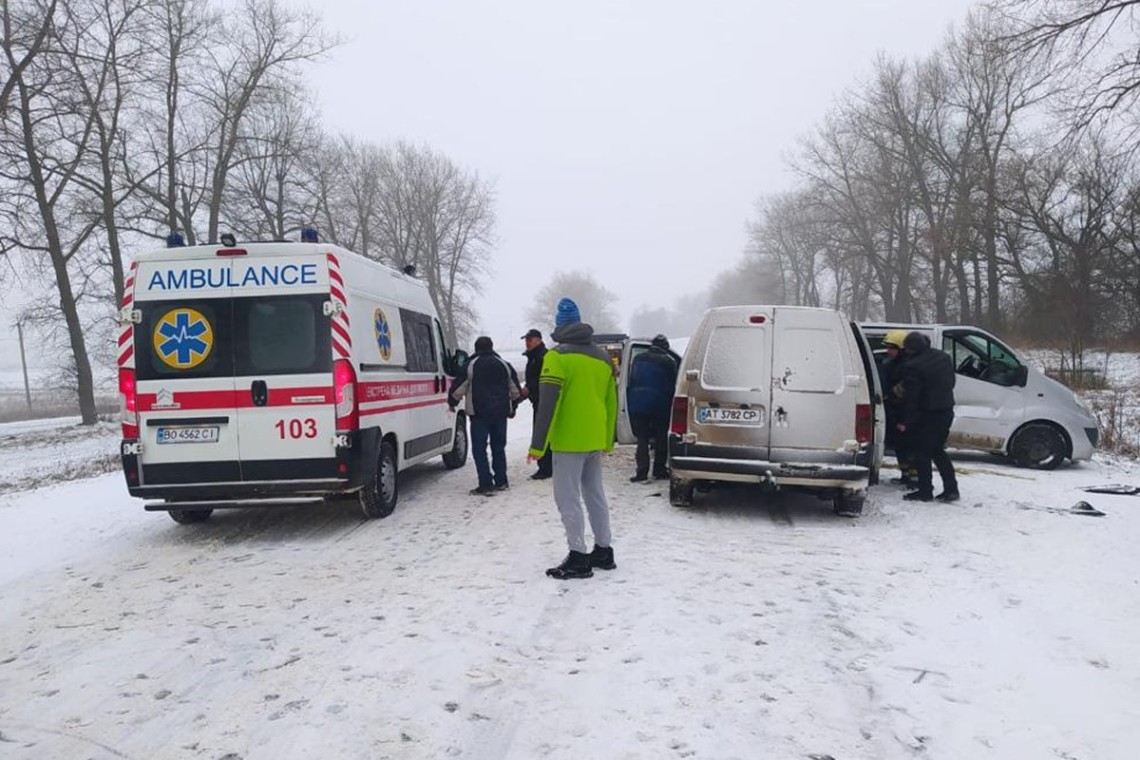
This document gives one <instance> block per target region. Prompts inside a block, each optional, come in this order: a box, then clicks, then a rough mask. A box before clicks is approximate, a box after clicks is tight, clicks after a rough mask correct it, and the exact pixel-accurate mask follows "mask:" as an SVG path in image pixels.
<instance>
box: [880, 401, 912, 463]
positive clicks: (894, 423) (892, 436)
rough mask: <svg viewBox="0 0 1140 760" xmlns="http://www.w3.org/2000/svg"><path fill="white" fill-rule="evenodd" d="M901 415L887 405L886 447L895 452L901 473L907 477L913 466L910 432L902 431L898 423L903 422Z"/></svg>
mask: <svg viewBox="0 0 1140 760" xmlns="http://www.w3.org/2000/svg"><path fill="white" fill-rule="evenodd" d="M901 421H902V420H901V415H900V413H899V412H898V411H896V410H894V409H892V408H891V407H887V435H886V440H885V441H884V443H885V445H886V447H887V448H888V449H890V450H891V451H893V452H895V459H897V460H898V463H899V473H900V474H901V475H902V477H904V478H905V477H906V476H907V473H909V472H910V470H911V469H912V467H913V463H912V461H911V460H912V459H913V458H914V457H912V456H911V453H910V435H911V434H910V433H909V432H906V433H903V432H900V431H899V429H898V424H899V423H900V422H901Z"/></svg>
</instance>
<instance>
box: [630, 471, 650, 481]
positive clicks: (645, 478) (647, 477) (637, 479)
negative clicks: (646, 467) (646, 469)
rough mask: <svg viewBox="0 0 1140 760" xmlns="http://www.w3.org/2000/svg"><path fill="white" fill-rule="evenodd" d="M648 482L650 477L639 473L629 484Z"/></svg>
mask: <svg viewBox="0 0 1140 760" xmlns="http://www.w3.org/2000/svg"><path fill="white" fill-rule="evenodd" d="M647 480H649V476H648V475H642V474H641V473H640V472H639V473H637V474H636V475H634V476H633V477H632V478H630V479H629V482H630V483H644V482H645V481H647Z"/></svg>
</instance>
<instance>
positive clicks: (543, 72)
mask: <svg viewBox="0 0 1140 760" xmlns="http://www.w3.org/2000/svg"><path fill="white" fill-rule="evenodd" d="M291 1H292V0H291ZM295 3H296V4H298V5H302V4H304V0H295ZM971 4H972V3H971V2H970V0H817V2H813V3H805V2H795V1H794V0H731V1H730V0H719V1H718V0H709V1H708V2H676V1H675V0H608V2H602V1H601V0H578V1H577V2H563V3H554V2H544V1H543V0H529V1H527V2H524V1H523V0H398V1H395V0H323V1H322V2H321V3H311V7H313V8H314V9H315V10H316V11H317V12H318V13H319V14H320V16H321V17H322V18H323V19H324V23H325V26H326V27H327V29H328V30H329V31H331V32H333V33H336V34H339V35H341V36H342V37H343V38H344V40H345V42H344V44H343V45H342V46H341V47H339V48H337V49H336V50H334V51H333V53H332V54H331V55H330V56H329V58H328V59H327V60H326V61H324V62H322V63H319V64H317V65H315V66H313V67H311V68H309V70H308V78H309V81H310V83H311V85H312V86H313V89H314V97H315V99H316V100H315V102H314V103H313V104H312V107H313V108H314V109H316V110H317V111H318V113H319V116H320V117H321V120H322V122H323V124H324V126H325V128H326V129H327V130H328V131H330V132H333V133H337V132H347V133H350V134H353V135H356V136H359V137H362V138H366V139H369V140H374V141H378V142H383V141H387V140H395V139H406V140H410V141H413V142H418V143H426V144H429V145H431V146H432V147H434V148H437V149H439V150H441V151H443V152H444V153H446V154H447V155H449V156H450V157H451V158H452V159H454V160H455V161H457V162H458V163H460V164H461V165H463V166H465V167H467V168H471V169H474V170H477V171H478V172H480V174H481V175H483V176H484V177H486V178H488V179H491V180H493V182H494V184H495V187H496V190H497V204H496V207H497V213H498V226H497V229H498V236H499V240H498V245H497V247H496V251H495V260H494V270H495V273H494V276H493V277H492V278H489V281H488V282H487V283H486V284H485V285H484V288H483V292H482V298H481V300H480V302H479V303H478V308H479V311H480V314H481V331H482V332H486V333H488V334H490V335H492V336H494V337H495V340H496V343H497V344H498V345H499V346H502V347H508V346H510V347H517V345H518V343H519V341H518V336H520V335H522V334H523V332H524V331H525V330H526V328H527V327H529V326H530V325H528V324H526V322H525V320H524V318H523V314H524V313H525V312H526V310H527V307H528V306H530V304H531V303H532V301H533V291H534V290H537V289H538V288H539V287H541V286H542V284H544V283H545V282H546V280H547V278H548V277H549V275H550V274H551V273H552V272H553V271H555V270H559V269H581V270H585V271H589V272H592V273H594V274H595V275H596V276H598V277H599V278H600V279H603V280H604V282H605V284H607V285H608V286H609V287H610V288H611V289H612V290H614V291H615V292H617V293H618V294H619V295H620V296H621V300H620V302H619V304H618V310H619V312H620V314H621V315H622V319H623V323H628V320H629V316H630V314H631V313H632V311H633V310H634V309H635V308H636V307H637V306H639V305H641V304H646V305H649V306H665V305H668V304H669V302H670V300H671V299H673V298H676V297H678V296H680V295H683V294H686V293H691V292H694V291H697V290H700V289H701V288H703V287H705V286H706V285H707V284H708V282H709V280H711V278H712V277H713V276H714V275H715V274H716V273H717V272H719V271H721V270H724V269H727V268H729V267H731V266H732V265H733V264H734V263H735V262H736V261H737V260H738V257H739V256H740V254H741V252H742V249H743V247H744V243H745V235H744V226H745V222H746V220H747V219H748V217H749V216H750V215H751V212H752V207H753V204H754V202H755V201H756V199H757V198H758V197H759V196H760V195H761V194H762V193H771V192H776V191H779V190H781V189H785V188H787V187H788V186H789V185H790V184H791V183H792V178H791V177H790V176H789V174H788V173H787V171H786V170H785V168H784V163H783V160H782V159H783V157H784V156H786V155H787V154H788V153H789V152H791V151H793V150H794V149H795V147H796V140H797V138H798V137H799V136H801V135H803V134H804V133H805V132H806V131H807V130H809V129H810V128H811V127H812V125H814V124H816V123H818V121H819V119H820V118H821V117H822V116H823V115H824V113H825V112H826V111H827V109H828V108H829V106H830V105H831V104H832V103H833V102H834V100H835V98H836V97H837V96H838V95H839V94H841V93H842V91H843V90H844V89H845V88H847V87H850V86H851V85H852V84H853V83H855V82H857V81H858V78H859V77H861V76H866V75H867V74H868V72H869V71H870V67H871V63H872V60H873V58H874V56H875V54H876V52H878V51H884V52H886V53H889V54H891V55H896V56H917V55H923V54H926V53H928V52H930V51H931V50H933V49H934V48H936V47H937V46H938V45H939V44H940V43H941V42H942V40H943V38H944V35H945V34H946V31H947V28H948V26H949V24H951V23H953V22H956V21H960V20H961V19H962V18H963V17H964V15H965V12H966V10H967V8H968V7H969V6H970V5H971ZM6 295H7V296H8V303H7V307H8V308H5V309H0V311H3V312H5V313H4V319H3V324H2V327H0V365H4V366H12V365H14V364H15V365H18V357H17V352H16V340H15V338H16V336H15V329H14V327H13V323H12V318H11V313H14V308H13V307H14V303H15V299H16V296H17V294H16V293H14V292H9V293H7V294H6ZM584 318H585V319H587V320H589V315H588V314H587V315H584ZM31 363H32V364H33V366H38V365H40V364H43V363H44V357H38V356H37V357H32V360H31Z"/></svg>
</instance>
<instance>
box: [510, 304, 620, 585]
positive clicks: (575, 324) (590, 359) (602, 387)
mask: <svg viewBox="0 0 1140 760" xmlns="http://www.w3.org/2000/svg"><path fill="white" fill-rule="evenodd" d="M554 321H555V325H556V327H555V330H554V333H553V335H552V336H551V337H553V338H554V340H556V341H557V342H558V343H557V345H556V346H555V347H554V348H552V349H550V351H549V352H547V354H546V358H545V360H544V361H543V364H542V376H541V380H540V383H539V385H540V387H541V397H540V399H539V405H538V418H537V420H536V421H535V426H534V435H533V436H532V438H531V443H530V455H529V456H528V460H530V461H536V460H538V459H539V458H540V457H542V456H543V454H544V453H545V452H546V450H547V448H548V447H549V449H550V450H551V451H552V452H553V453H554V502H555V504H556V505H557V506H558V513H559V515H560V516H561V517H562V526H563V527H564V528H565V530H566V543H567V544H568V545H569V548H570V553H569V554H568V555H567V556H566V559H565V560H564V561H563V562H562V564H560V565H558V566H557V567H552V568H550V569H549V570H547V571H546V574H547V575H549V576H550V577H552V578H558V579H566V578H589V577H591V576H593V574H594V570H593V569H594V568H598V569H601V570H613V569H614V568H615V567H617V565H616V564H615V563H614V550H613V547H612V546H611V543H610V542H611V535H610V508H609V504H608V503H607V502H606V491H605V487H604V485H603V482H602V452H604V451H610V450H611V449H613V446H614V430H615V428H616V425H617V406H618V405H617V383H616V382H615V380H614V370H613V365H612V364H610V357H609V355H608V354H607V353H606V352H605V351H604V350H603V349H602V348H601V347H599V346H596V345H594V343H593V341H592V338H593V335H594V328H593V327H591V326H590V325H588V324H585V323H583V322H582V318H581V315H580V314H579V312H578V305H577V304H575V303H574V301H572V300H570V299H569V298H563V299H562V300H561V301H559V302H558V312H557V314H556V315H555V319H554ZM583 500H584V501H585V503H586V512H587V514H588V515H589V519H590V529H591V530H592V531H593V533H594V549H593V551H591V552H589V553H587V551H586V525H585V521H584V520H583V518H582V502H583Z"/></svg>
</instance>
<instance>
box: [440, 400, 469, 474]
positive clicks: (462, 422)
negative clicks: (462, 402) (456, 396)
mask: <svg viewBox="0 0 1140 760" xmlns="http://www.w3.org/2000/svg"><path fill="white" fill-rule="evenodd" d="M455 418H456V419H455V440H454V441H453V442H452V444H451V451H449V452H447V453H446V454H444V455H443V466H444V467H446V468H447V469H449V470H458V469H459V468H460V467H462V466H463V465H465V464H467V415H465V414H463V412H459V413H458V414H456V415H455Z"/></svg>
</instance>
